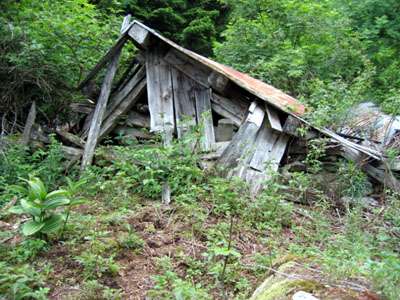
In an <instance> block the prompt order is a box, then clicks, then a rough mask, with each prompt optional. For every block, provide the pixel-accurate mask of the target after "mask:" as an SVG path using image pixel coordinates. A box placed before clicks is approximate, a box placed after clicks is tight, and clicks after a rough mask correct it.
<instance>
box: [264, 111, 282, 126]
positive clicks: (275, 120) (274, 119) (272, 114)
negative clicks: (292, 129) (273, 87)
mask: <svg viewBox="0 0 400 300" xmlns="http://www.w3.org/2000/svg"><path fill="white" fill-rule="evenodd" d="M265 110H266V112H267V116H268V120H269V124H270V126H271V128H272V129H275V130H276V131H279V132H282V124H281V120H280V119H279V116H278V112H277V111H276V109H274V108H272V107H269V106H268V105H265Z"/></svg>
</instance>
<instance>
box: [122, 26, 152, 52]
mask: <svg viewBox="0 0 400 300" xmlns="http://www.w3.org/2000/svg"><path fill="white" fill-rule="evenodd" d="M128 35H129V37H130V38H131V39H132V40H133V41H134V43H135V44H136V45H138V46H139V47H141V48H144V49H146V48H147V47H148V46H149V45H150V44H151V35H150V33H149V31H148V30H147V29H145V28H143V26H141V25H139V24H137V23H135V24H133V25H132V26H131V28H130V29H129V31H128Z"/></svg>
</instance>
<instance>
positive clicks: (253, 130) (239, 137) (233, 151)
mask: <svg viewBox="0 0 400 300" xmlns="http://www.w3.org/2000/svg"><path fill="white" fill-rule="evenodd" d="M264 115H265V111H264V110H263V109H262V108H261V107H260V106H259V105H257V104H256V103H255V102H253V103H252V104H251V105H250V108H249V112H248V115H247V117H246V120H245V121H244V123H243V124H242V125H241V126H240V127H239V130H238V132H237V133H236V134H235V135H234V137H233V139H232V141H231V143H230V144H229V145H228V147H227V148H226V149H225V151H224V152H223V153H222V155H221V158H220V160H219V163H220V164H221V166H222V167H224V168H226V169H235V168H236V169H237V168H238V167H239V168H238V169H237V170H236V171H233V172H232V173H231V175H236V176H239V177H240V174H241V173H242V171H243V170H242V169H243V167H244V165H246V163H247V162H248V161H249V159H251V157H252V155H253V151H254V142H255V140H256V136H257V132H258V131H259V129H260V127H261V125H262V123H263V120H264Z"/></svg>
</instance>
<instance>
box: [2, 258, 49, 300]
mask: <svg viewBox="0 0 400 300" xmlns="http://www.w3.org/2000/svg"><path fill="white" fill-rule="evenodd" d="M44 279H45V278H44V277H43V276H42V275H40V273H38V272H36V271H35V270H34V269H33V268H31V267H30V266H28V265H23V266H11V265H8V264H7V263H5V262H0V294H1V295H2V296H3V297H6V298H5V299H37V300H45V299H47V296H46V295H47V294H48V292H49V290H50V289H49V288H46V287H45V284H44Z"/></svg>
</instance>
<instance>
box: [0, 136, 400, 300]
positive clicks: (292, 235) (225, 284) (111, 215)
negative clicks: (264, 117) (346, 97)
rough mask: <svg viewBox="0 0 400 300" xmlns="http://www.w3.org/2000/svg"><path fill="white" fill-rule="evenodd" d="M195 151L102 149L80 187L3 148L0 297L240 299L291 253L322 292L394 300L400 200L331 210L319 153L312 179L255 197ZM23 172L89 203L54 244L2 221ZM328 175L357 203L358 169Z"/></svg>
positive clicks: (45, 155) (9, 218) (343, 165)
mask: <svg viewBox="0 0 400 300" xmlns="http://www.w3.org/2000/svg"><path fill="white" fill-rule="evenodd" d="M192 142H193V140H191V139H188V140H187V141H185V140H184V141H183V142H180V143H175V144H173V145H172V146H171V147H155V146H150V145H149V146H143V147H138V146H136V145H134V144H132V145H130V146H126V147H111V146H107V147H106V148H100V149H99V153H98V156H99V157H105V153H110V152H111V153H112V160H111V161H110V159H105V158H104V159H102V160H98V165H97V166H94V167H92V168H91V169H89V170H88V172H87V173H86V174H85V175H84V176H83V179H81V180H80V181H77V180H76V179H75V180H71V179H68V180H67V179H66V178H65V177H63V175H62V174H60V173H58V172H59V171H58V169H57V168H55V169H52V171H51V172H52V174H49V173H48V172H49V170H50V169H46V170H47V172H43V171H42V169H41V168H40V166H41V165H42V164H46V165H47V164H50V165H51V163H49V160H52V159H54V158H55V157H56V158H57V159H60V157H59V156H58V155H54V153H53V152H56V151H57V150H55V149H57V147H56V145H51V146H50V147H49V149H47V150H38V151H39V152H40V153H41V154H40V157H41V160H39V159H37V156H38V155H39V154H37V153H36V152H34V153H33V154H32V155H28V153H27V152H26V150H23V149H20V148H18V147H11V148H9V150H8V152H6V153H5V156H6V157H8V158H9V159H8V160H7V161H4V160H3V161H2V168H3V169H4V170H6V169H7V170H13V172H14V173H13V174H11V173H10V174H9V176H8V177H4V176H3V177H2V180H3V181H2V182H3V184H2V199H3V202H2V206H3V209H2V210H1V218H2V220H3V221H2V222H3V223H2V224H9V225H7V226H8V227H4V228H5V229H4V230H2V233H1V237H0V238H1V240H2V241H3V242H1V245H0V247H1V251H0V253H1V254H0V259H1V266H2V267H1V271H0V272H1V274H0V278H1V283H0V291H2V294H3V295H7V297H11V298H15V299H20V298H23V297H25V298H26V297H32V298H36V299H46V298H47V297H50V296H51V297H54V296H55V295H63V296H65V297H66V296H68V297H70V298H73V299H120V298H124V297H127V296H128V295H129V294H136V293H138V295H139V294H140V295H142V296H144V295H148V296H149V297H150V298H154V299H215V298H225V297H227V298H236V299H246V298H247V297H248V296H249V295H250V294H251V292H252V290H253V289H254V288H255V286H256V284H257V283H259V282H260V280H263V279H264V278H265V276H266V274H267V270H268V269H270V268H273V266H274V264H275V262H276V261H277V260H279V259H281V257H282V256H285V255H289V254H290V255H292V256H295V257H298V258H302V259H304V260H305V261H306V260H309V259H312V260H313V261H314V263H318V265H319V266H320V272H322V273H323V274H325V275H324V276H326V278H328V279H326V278H325V277H324V278H325V280H328V282H329V283H330V284H335V282H337V281H339V282H340V281H342V280H351V279H353V278H360V280H361V278H362V280H365V282H370V283H371V284H373V288H374V290H375V291H378V292H381V293H382V295H385V296H386V297H387V298H388V299H396V297H397V288H398V285H399V283H400V278H399V276H398V274H399V267H400V259H399V256H398V233H399V229H400V218H399V215H400V214H399V212H400V211H399V209H400V205H399V203H400V201H399V195H397V194H394V193H392V192H386V193H385V195H386V196H385V197H386V199H385V204H384V205H382V206H378V207H375V208H374V207H372V208H371V207H368V208H365V207H364V206H363V205H362V203H359V202H357V201H354V202H352V203H346V204H343V205H339V206H337V203H334V202H332V201H331V200H330V199H329V198H328V195H327V193H326V190H325V189H324V182H323V181H321V180H318V178H321V176H320V175H321V172H322V168H321V159H322V158H323V153H321V152H319V149H320V148H319V147H315V150H314V151H311V152H310V154H309V156H308V157H307V159H306V160H305V163H306V164H307V165H308V167H309V171H308V172H298V173H292V178H291V179H289V181H290V183H289V184H287V180H288V179H287V178H283V177H282V175H280V174H276V175H274V176H273V178H272V179H270V180H269V181H268V182H266V183H265V189H264V191H263V192H262V193H261V194H260V195H259V196H258V197H257V198H255V199H252V198H251V196H250V193H249V192H248V188H247V186H246V185H245V184H244V183H243V182H241V181H240V180H238V179H233V180H227V179H222V178H220V177H219V176H218V172H217V170H212V169H209V170H206V171H205V170H202V169H200V167H199V164H198V163H199V157H198V154H197V153H196V152H195V151H193V150H192V147H191V145H192ZM53 143H56V142H53ZM321 143H323V141H322V142H321ZM311 148H312V147H311ZM52 153H53V154H52ZM32 157H35V159H34V160H33V161H32ZM61 161H62V158H61ZM33 163H35V164H36V166H38V167H35V168H33V167H32V166H31V164H33ZM29 174H34V175H35V176H37V177H39V178H43V180H45V179H47V180H48V182H49V185H50V184H52V185H53V186H56V187H57V188H59V189H64V190H66V191H70V194H69V195H70V196H71V197H75V198H81V197H84V198H87V199H89V201H88V202H86V203H81V204H80V205H79V206H77V207H76V208H73V207H72V208H71V209H70V210H71V214H70V215H69V221H68V223H66V225H65V229H64V231H63V234H62V235H60V234H57V235H51V236H49V237H44V236H43V235H39V236H36V237H34V238H29V237H22V236H21V235H19V234H18V231H19V229H18V227H19V224H20V223H21V222H26V221H27V220H26V219H25V220H22V219H21V218H18V217H16V216H15V215H13V214H11V213H9V209H10V207H8V206H9V205H8V202H9V201H12V199H13V197H14V195H15V196H18V194H17V193H18V192H17V190H16V189H15V188H13V187H14V185H15V184H20V183H21V181H20V179H19V178H27V176H29ZM50 175H51V176H50ZM334 175H335V176H337V177H338V178H340V180H339V181H340V182H339V183H338V186H340V188H338V189H337V191H338V193H340V196H341V197H349V198H354V199H358V198H359V197H362V195H363V194H364V192H365V189H366V182H367V181H366V178H365V176H364V174H363V173H362V172H361V171H360V170H359V169H358V168H356V167H355V166H354V165H352V164H351V163H347V162H344V161H341V162H339V164H338V167H337V173H336V174H334ZM70 176H72V177H74V176H73V171H72V174H70ZM165 181H167V182H168V183H169V184H170V185H171V187H172V197H173V203H172V205H171V206H163V205H162V204H161V203H160V192H161V186H162V183H163V182H165ZM74 182H78V183H75V184H74ZM288 186H289V187H290V188H289V189H288ZM13 193H15V194H13ZM293 195H296V196H295V197H296V199H297V200H298V201H299V202H303V200H304V199H305V200H307V201H310V202H309V203H312V210H311V209H309V208H308V207H307V206H303V205H297V204H294V203H293V202H292V201H287V199H290V200H293ZM310 195H313V197H312V199H309V197H310ZM315 195H316V196H315ZM57 212H59V210H57ZM28 215H29V214H28ZM65 215H66V214H65V212H64V213H63V214H62V216H63V218H64V220H65ZM25 224H26V223H25ZM2 226H6V225H2ZM253 247H255V248H253ZM143 268H145V269H146V270H147V271H146V274H143ZM144 277H145V278H144ZM138 278H140V279H138ZM138 280H139V281H140V283H139V284H138V286H140V288H139V287H137V288H136V289H135V282H137V281H138ZM358 282H359V281H358ZM361 282H363V281H361ZM143 285H144V286H145V288H144V287H143ZM74 286H79V288H78V289H76V288H74ZM127 286H129V288H128V287H127Z"/></svg>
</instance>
